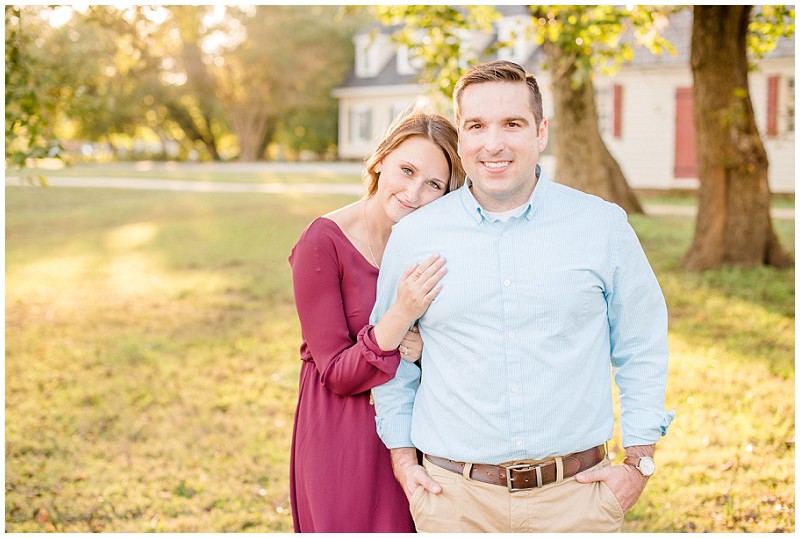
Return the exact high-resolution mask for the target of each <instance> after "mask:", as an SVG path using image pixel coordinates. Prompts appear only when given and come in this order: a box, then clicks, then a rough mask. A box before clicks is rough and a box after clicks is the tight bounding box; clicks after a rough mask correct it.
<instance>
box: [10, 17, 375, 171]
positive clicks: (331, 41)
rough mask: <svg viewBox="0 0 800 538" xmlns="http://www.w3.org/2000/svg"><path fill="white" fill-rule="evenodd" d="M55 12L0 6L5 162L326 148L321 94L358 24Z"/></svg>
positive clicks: (330, 106)
mask: <svg viewBox="0 0 800 538" xmlns="http://www.w3.org/2000/svg"><path fill="white" fill-rule="evenodd" d="M65 10H66V11H69V15H70V16H69V17H64V18H63V20H59V22H58V23H54V22H53V17H52V16H48V13H50V11H51V9H50V8H47V7H39V6H29V7H24V8H15V7H13V6H7V7H6V30H7V31H6V160H7V162H8V163H10V164H15V165H20V164H24V163H25V161H26V159H28V158H32V157H42V156H46V155H47V154H48V153H52V152H53V151H54V148H58V143H57V142H56V140H59V139H60V140H64V141H71V140H75V141H80V142H86V141H90V142H103V143H105V144H110V145H111V146H112V148H113V149H114V150H115V152H116V154H117V155H118V156H124V153H123V151H127V153H128V154H130V152H131V151H132V150H133V147H134V141H138V142H141V141H160V142H162V147H163V146H164V145H165V144H164V143H166V142H173V143H174V142H177V143H178V144H179V145H180V146H179V148H178V150H177V153H172V154H170V155H169V157H171V158H175V157H178V158H187V157H188V156H189V155H190V154H194V155H195V157H200V158H206V159H214V160H219V159H224V158H229V157H232V156H235V155H236V153H237V152H238V153H242V154H247V155H250V156H252V157H253V158H257V157H260V156H261V155H262V154H263V152H264V151H263V150H264V148H265V147H266V146H267V145H268V144H269V142H270V141H271V140H272V139H273V137H274V136H275V135H276V134H279V131H280V129H285V130H286V131H287V132H284V133H283V139H284V140H288V143H290V144H291V145H292V146H293V147H294V148H295V149H297V150H300V149H313V150H314V151H319V152H324V151H326V150H327V149H328V148H329V147H331V146H333V145H335V142H336V134H337V133H336V129H335V122H336V117H337V110H336V105H335V101H334V100H333V98H332V97H331V96H330V91H331V89H332V88H333V87H334V86H336V85H337V84H339V83H341V81H342V80H343V78H344V75H345V73H346V72H347V70H348V69H349V68H350V66H351V65H352V56H353V47H352V43H351V42H350V38H351V36H352V33H353V31H354V28H355V27H356V26H358V25H360V24H361V23H363V18H360V17H351V18H347V19H338V18H337V15H338V13H339V8H338V7H336V6H310V7H309V6H249V7H248V6H241V7H233V6H227V7H215V6H129V7H115V6H102V5H100V6H87V7H75V8H70V7H66V6H62V7H59V8H57V10H56V11H58V12H59V13H60V14H63V13H64V12H65ZM54 12H55V11H54ZM298 110H303V111H304V112H303V113H298ZM303 130H305V132H307V133H309V134H310V136H309V139H308V140H303V139H302V137H299V136H298V135H297V133H298V132H301V131H303ZM231 141H233V143H232V142H231ZM146 156H147V157H150V156H151V155H146ZM166 156H167V155H161V157H166Z"/></svg>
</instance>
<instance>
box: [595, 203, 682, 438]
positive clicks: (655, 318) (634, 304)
mask: <svg viewBox="0 0 800 538" xmlns="http://www.w3.org/2000/svg"><path fill="white" fill-rule="evenodd" d="M614 234H615V236H614V242H615V248H614V254H613V257H612V266H613V285H612V289H611V292H610V293H609V295H608V297H607V301H608V322H609V331H610V342H611V363H612V366H613V367H614V378H615V382H616V384H617V387H618V388H619V398H620V406H621V414H620V426H621V430H622V445H623V446H626V447H627V446H635V445H651V444H654V443H655V442H656V441H658V439H659V438H660V437H661V436H663V435H665V434H666V432H667V429H668V428H669V425H670V423H671V422H672V420H673V419H674V417H675V412H674V411H666V410H665V406H664V399H665V392H666V384H667V362H668V359H669V350H668V346H667V322H668V319H667V306H666V302H665V300H664V295H663V293H662V291H661V287H660V286H659V283H658V280H657V279H656V276H655V274H654V273H653V270H652V268H651V267H650V264H649V262H648V260H647V257H646V255H645V253H644V250H643V249H642V246H641V244H640V243H639V239H638V238H637V237H636V233H635V232H634V231H633V228H632V227H631V226H630V224H629V223H628V220H627V217H626V215H625V213H624V211H622V210H621V209H619V210H618V213H617V215H615V226H614Z"/></svg>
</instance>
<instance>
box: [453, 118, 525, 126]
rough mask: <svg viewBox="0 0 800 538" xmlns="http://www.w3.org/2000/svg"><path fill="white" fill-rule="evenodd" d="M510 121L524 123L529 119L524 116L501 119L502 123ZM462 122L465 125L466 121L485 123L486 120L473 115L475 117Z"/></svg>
mask: <svg viewBox="0 0 800 538" xmlns="http://www.w3.org/2000/svg"><path fill="white" fill-rule="evenodd" d="M510 122H516V123H524V124H526V125H528V124H530V121H528V119H527V118H526V117H525V116H509V117H508V118H503V119H502V123H510ZM462 123H463V124H464V125H466V124H467V123H486V122H485V121H484V120H483V119H482V118H478V117H475V118H465V119H464V120H463V122H462Z"/></svg>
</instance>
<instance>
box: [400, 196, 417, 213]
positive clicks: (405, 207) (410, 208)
mask: <svg viewBox="0 0 800 538" xmlns="http://www.w3.org/2000/svg"><path fill="white" fill-rule="evenodd" d="M395 199H396V200H397V203H398V204H400V206H401V207H403V208H404V209H407V210H409V211H414V210H415V209H417V207H416V206H413V205H411V204H407V203H406V202H404V201H403V200H401V199H400V198H398V197H397V196H395Z"/></svg>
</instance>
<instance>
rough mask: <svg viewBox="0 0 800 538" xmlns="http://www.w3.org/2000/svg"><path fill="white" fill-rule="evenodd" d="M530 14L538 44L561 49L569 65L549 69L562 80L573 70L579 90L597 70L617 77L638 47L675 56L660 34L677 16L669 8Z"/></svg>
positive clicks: (545, 9)
mask: <svg viewBox="0 0 800 538" xmlns="http://www.w3.org/2000/svg"><path fill="white" fill-rule="evenodd" d="M529 10H530V13H531V16H532V18H533V21H532V26H533V29H534V31H535V33H536V39H537V42H538V43H540V44H541V43H543V42H545V41H547V42H549V43H552V44H553V45H555V46H557V47H558V48H559V49H560V50H561V51H562V53H563V54H562V57H563V58H564V59H565V64H564V65H553V66H548V68H549V69H550V70H551V71H553V72H554V73H555V74H556V76H557V74H558V73H559V72H562V71H567V70H568V69H569V68H571V67H573V66H574V67H575V70H574V71H573V74H574V77H575V78H574V80H573V81H572V82H573V85H574V86H576V87H577V86H581V85H583V83H584V81H585V80H586V78H587V77H590V76H592V73H594V72H595V71H600V72H605V73H613V72H614V71H615V70H616V69H617V68H618V67H619V66H620V64H622V63H624V62H629V61H630V60H632V59H633V53H634V46H644V47H647V48H648V49H649V50H651V51H652V52H654V53H656V54H660V53H662V52H665V51H666V52H669V53H670V54H675V50H674V48H673V47H672V44H671V43H669V42H668V41H667V40H666V39H664V38H663V36H661V34H660V30H661V29H662V28H663V27H664V26H665V25H666V24H667V22H668V15H669V13H670V12H671V11H672V10H671V9H669V8H666V7H653V6H628V7H622V6H610V5H601V6H580V5H577V6H576V5H570V6H558V5H556V6H529ZM631 36H632V38H631Z"/></svg>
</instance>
